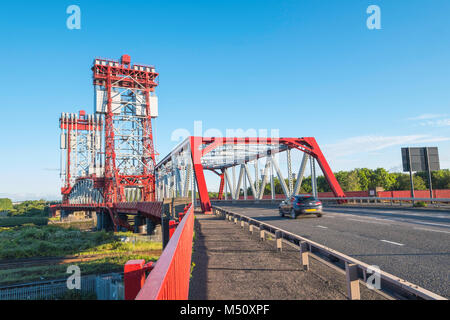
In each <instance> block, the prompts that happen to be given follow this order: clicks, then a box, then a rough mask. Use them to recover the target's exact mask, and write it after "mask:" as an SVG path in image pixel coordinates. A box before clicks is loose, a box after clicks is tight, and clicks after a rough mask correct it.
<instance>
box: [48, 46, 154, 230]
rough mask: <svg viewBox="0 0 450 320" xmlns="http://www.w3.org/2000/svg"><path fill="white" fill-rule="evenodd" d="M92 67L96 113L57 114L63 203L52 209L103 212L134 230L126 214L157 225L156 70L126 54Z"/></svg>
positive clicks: (121, 224) (97, 62)
mask: <svg viewBox="0 0 450 320" xmlns="http://www.w3.org/2000/svg"><path fill="white" fill-rule="evenodd" d="M91 70H92V72H93V85H94V114H90V115H87V114H86V113H85V112H84V111H80V113H79V114H69V113H63V114H62V115H61V118H60V129H61V150H62V152H61V177H62V179H63V187H62V188H61V193H62V196H63V201H62V204H61V205H59V206H53V207H52V210H53V211H54V212H55V211H56V210H57V209H61V210H64V211H68V212H71V211H91V212H92V211H96V212H97V213H100V214H107V215H109V217H110V218H111V219H110V220H111V221H112V222H113V224H114V228H115V230H118V229H119V227H124V228H127V229H129V230H132V227H131V226H130V225H129V224H128V220H127V215H128V214H132V215H136V216H137V218H138V220H139V219H141V218H142V217H144V218H147V220H148V219H151V220H152V221H153V222H154V223H159V222H160V219H161V216H160V211H161V210H160V209H161V203H160V202H156V201H155V173H154V169H155V166H156V153H155V148H154V144H153V132H152V119H154V118H156V117H157V116H158V98H157V96H156V95H155V93H154V91H155V87H156V86H158V80H157V78H158V73H157V72H156V71H155V67H154V66H150V65H142V64H134V65H132V64H131V59H130V56H128V55H123V56H122V57H121V59H120V61H116V60H111V59H103V58H96V59H94V63H93V66H92V69H91ZM102 220H103V218H102ZM141 220H142V219H141ZM135 221H136V220H135ZM147 223H148V221H147Z"/></svg>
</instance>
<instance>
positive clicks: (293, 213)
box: [291, 209, 297, 219]
mask: <svg viewBox="0 0 450 320" xmlns="http://www.w3.org/2000/svg"><path fill="white" fill-rule="evenodd" d="M291 218H292V219H297V215H296V214H295V210H294V209H292V210H291Z"/></svg>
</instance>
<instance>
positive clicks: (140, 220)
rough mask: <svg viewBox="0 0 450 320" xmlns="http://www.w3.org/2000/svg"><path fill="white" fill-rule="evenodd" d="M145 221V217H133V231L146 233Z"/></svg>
mask: <svg viewBox="0 0 450 320" xmlns="http://www.w3.org/2000/svg"><path fill="white" fill-rule="evenodd" d="M146 229H147V223H146V221H145V218H144V217H142V216H140V215H137V216H135V217H134V233H146V231H147V230H146Z"/></svg>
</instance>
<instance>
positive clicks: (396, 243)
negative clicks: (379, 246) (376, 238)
mask: <svg viewBox="0 0 450 320" xmlns="http://www.w3.org/2000/svg"><path fill="white" fill-rule="evenodd" d="M380 241H383V242H387V243H390V244H395V245H396V246H404V244H403V243H398V242H393V241H388V240H380Z"/></svg>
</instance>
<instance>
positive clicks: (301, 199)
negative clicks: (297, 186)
mask: <svg viewBox="0 0 450 320" xmlns="http://www.w3.org/2000/svg"><path fill="white" fill-rule="evenodd" d="M296 200H297V201H299V202H304V201H310V200H314V197H296Z"/></svg>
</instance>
